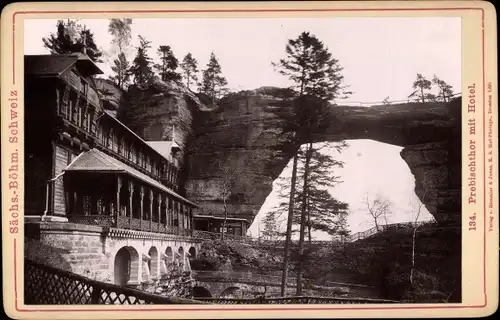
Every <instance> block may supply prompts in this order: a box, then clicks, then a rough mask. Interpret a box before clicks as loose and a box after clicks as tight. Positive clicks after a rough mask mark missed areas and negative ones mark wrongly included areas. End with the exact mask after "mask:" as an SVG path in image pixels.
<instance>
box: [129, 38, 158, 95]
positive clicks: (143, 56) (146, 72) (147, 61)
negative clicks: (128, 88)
mask: <svg viewBox="0 0 500 320" xmlns="http://www.w3.org/2000/svg"><path fill="white" fill-rule="evenodd" d="M150 48H151V41H148V40H146V39H145V38H144V37H142V36H139V46H138V47H137V53H136V56H135V58H134V61H133V63H132V67H131V68H130V72H131V74H132V75H133V76H134V83H135V84H139V85H143V84H146V83H149V82H150V81H151V80H153V77H154V73H153V70H152V68H151V65H152V60H151V58H150V57H149V56H148V52H147V51H148V49H150Z"/></svg>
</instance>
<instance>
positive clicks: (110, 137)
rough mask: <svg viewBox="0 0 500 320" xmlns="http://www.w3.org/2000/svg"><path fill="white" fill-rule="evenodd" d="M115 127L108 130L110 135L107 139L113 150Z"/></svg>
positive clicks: (109, 146)
mask: <svg viewBox="0 0 500 320" xmlns="http://www.w3.org/2000/svg"><path fill="white" fill-rule="evenodd" d="M113 136H114V134H113V129H109V131H108V137H107V140H106V147H108V148H110V149H111V150H113Z"/></svg>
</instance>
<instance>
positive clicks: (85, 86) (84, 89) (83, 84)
mask: <svg viewBox="0 0 500 320" xmlns="http://www.w3.org/2000/svg"><path fill="white" fill-rule="evenodd" d="M88 90H89V85H88V83H87V81H85V80H83V79H82V78H80V92H81V93H82V94H83V95H84V96H87V92H88Z"/></svg>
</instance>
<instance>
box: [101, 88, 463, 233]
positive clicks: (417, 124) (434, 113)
mask: <svg viewBox="0 0 500 320" xmlns="http://www.w3.org/2000/svg"><path fill="white" fill-rule="evenodd" d="M99 83H100V86H104V89H106V87H109V83H107V82H102V81H100V82H99ZM115 91H116V90H115ZM280 91H283V90H282V89H279V88H275V87H262V88H259V89H256V90H252V91H242V92H239V93H232V94H230V95H228V96H226V97H225V98H223V99H222V101H220V102H219V105H218V106H209V107H207V106H205V105H204V104H203V103H201V102H200V100H199V99H198V98H197V97H196V96H195V95H194V94H193V93H192V92H191V91H189V90H187V89H185V88H180V87H176V86H173V87H172V86H171V85H167V84H165V83H161V82H158V83H155V84H153V85H152V86H150V87H149V88H147V89H144V90H142V89H141V90H137V89H134V88H133V87H132V88H131V89H129V92H128V93H127V94H126V97H124V96H123V95H122V94H120V93H116V94H115V95H114V96H113V97H112V98H111V99H112V100H113V101H115V100H116V102H115V104H117V103H118V101H120V102H119V104H120V109H119V118H120V119H121V120H122V121H123V122H124V123H125V124H127V125H128V126H129V127H130V128H131V129H132V130H134V131H135V132H137V133H139V134H140V135H141V136H142V137H144V139H145V140H170V139H172V135H171V133H172V128H173V127H175V128H176V130H175V141H176V143H178V144H179V145H180V146H181V147H182V156H181V158H182V159H181V158H180V160H181V163H182V164H183V166H184V173H183V174H184V177H183V179H182V180H183V181H184V182H185V185H183V186H181V187H182V188H181V189H185V191H186V196H187V197H188V198H189V199H190V200H192V201H193V202H195V203H197V204H199V205H200V206H201V211H202V212H200V213H201V214H203V213H204V212H205V213H212V212H213V211H218V212H222V207H223V203H222V200H221V196H220V195H221V190H220V186H221V185H223V183H222V182H223V181H224V179H227V170H228V168H231V169H233V170H235V171H236V172H238V177H237V181H236V183H235V185H234V188H232V189H233V190H232V194H231V197H230V199H229V204H228V211H229V212H230V213H231V214H232V215H234V216H238V217H241V218H247V219H249V220H250V221H253V219H254V217H255V215H256V214H257V213H258V211H259V210H260V207H261V206H262V204H263V203H264V201H265V199H266V197H267V196H268V195H269V193H270V192H271V191H272V183H273V181H274V180H275V179H276V178H277V177H278V176H279V175H280V174H281V172H282V171H283V169H284V167H285V166H286V165H287V163H288V162H289V160H290V159H291V158H292V157H293V155H294V153H296V152H297V150H294V149H293V148H288V150H287V151H286V152H284V151H278V150H277V147H284V145H283V141H280V139H279V131H278V130H277V123H278V121H279V120H278V119H276V118H275V116H274V115H273V113H272V112H270V108H272V105H273V104H274V103H276V102H279V101H280V100H281V98H280V97H279V96H280ZM107 99H110V98H109V97H108V98H107ZM331 117H332V120H333V121H332V125H331V126H330V127H329V128H328V130H327V131H326V132H324V133H322V134H321V135H318V136H317V137H316V141H318V142H323V141H339V140H348V139H371V140H376V141H380V142H383V143H389V144H393V145H398V146H402V147H403V150H402V151H401V157H402V158H403V160H404V161H405V162H406V163H407V164H408V166H409V168H410V170H411V172H412V174H413V175H414V176H415V180H416V183H415V192H416V194H417V196H418V197H419V198H420V200H421V201H422V202H423V203H424V204H425V206H426V207H427V209H428V210H429V212H430V213H431V214H432V215H433V216H434V217H435V219H436V220H437V221H438V222H445V221H446V222H451V223H456V224H460V222H461V215H460V213H461V195H460V189H461V98H456V99H454V100H452V101H451V102H448V103H406V104H397V105H388V106H374V107H348V106H334V107H332V109H331ZM424 195H425V197H424Z"/></svg>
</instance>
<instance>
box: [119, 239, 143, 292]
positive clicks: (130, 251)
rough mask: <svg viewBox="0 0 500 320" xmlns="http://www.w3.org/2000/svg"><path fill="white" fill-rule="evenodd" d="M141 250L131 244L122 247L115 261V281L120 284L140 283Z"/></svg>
mask: <svg viewBox="0 0 500 320" xmlns="http://www.w3.org/2000/svg"><path fill="white" fill-rule="evenodd" d="M139 258H140V257H139V252H138V251H137V250H136V249H135V248H134V247H130V246H124V247H122V248H120V249H119V250H118V251H117V252H116V255H115V257H114V261H113V270H114V272H113V277H114V283H115V284H117V285H120V286H126V285H129V284H137V283H139V280H140V279H139V269H140V266H139V263H140V259H139Z"/></svg>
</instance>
